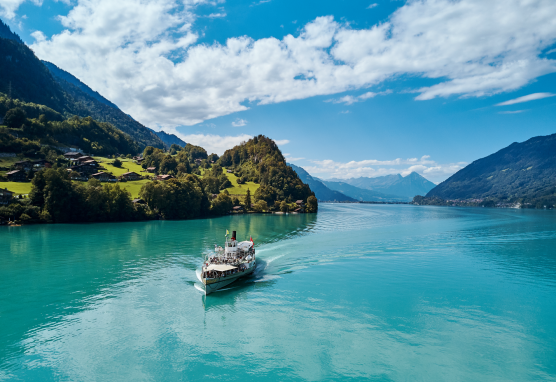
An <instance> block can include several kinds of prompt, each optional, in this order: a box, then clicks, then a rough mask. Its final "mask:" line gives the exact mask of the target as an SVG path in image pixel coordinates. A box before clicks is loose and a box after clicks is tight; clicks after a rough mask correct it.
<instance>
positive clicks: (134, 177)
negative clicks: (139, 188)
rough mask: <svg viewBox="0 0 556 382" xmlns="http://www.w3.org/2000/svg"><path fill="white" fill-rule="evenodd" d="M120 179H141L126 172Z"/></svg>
mask: <svg viewBox="0 0 556 382" xmlns="http://www.w3.org/2000/svg"><path fill="white" fill-rule="evenodd" d="M120 179H125V180H139V179H141V175H139V174H137V173H136V172H126V173H125V174H122V176H121V177H120Z"/></svg>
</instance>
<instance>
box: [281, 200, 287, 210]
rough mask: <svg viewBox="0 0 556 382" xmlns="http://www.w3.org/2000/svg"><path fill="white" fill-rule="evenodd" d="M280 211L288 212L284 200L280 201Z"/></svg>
mask: <svg viewBox="0 0 556 382" xmlns="http://www.w3.org/2000/svg"><path fill="white" fill-rule="evenodd" d="M280 211H282V212H288V203H286V201H285V200H282V203H280Z"/></svg>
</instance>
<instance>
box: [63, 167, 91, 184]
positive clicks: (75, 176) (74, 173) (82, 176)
mask: <svg viewBox="0 0 556 382" xmlns="http://www.w3.org/2000/svg"><path fill="white" fill-rule="evenodd" d="M67 172H68V173H69V176H70V179H71V180H80V181H82V182H86V181H87V180H89V177H88V176H87V175H85V174H83V173H81V172H77V171H75V170H73V169H71V168H68V169H67Z"/></svg>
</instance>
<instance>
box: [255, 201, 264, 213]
mask: <svg viewBox="0 0 556 382" xmlns="http://www.w3.org/2000/svg"><path fill="white" fill-rule="evenodd" d="M253 209H254V210H255V211H256V212H264V211H268V204H267V203H266V202H265V201H264V200H259V201H258V202H256V203H255V204H254V205H253Z"/></svg>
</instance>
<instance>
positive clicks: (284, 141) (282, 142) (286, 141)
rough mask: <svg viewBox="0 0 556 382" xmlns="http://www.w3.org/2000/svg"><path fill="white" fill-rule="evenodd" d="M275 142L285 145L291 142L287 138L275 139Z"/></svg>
mask: <svg viewBox="0 0 556 382" xmlns="http://www.w3.org/2000/svg"><path fill="white" fill-rule="evenodd" d="M274 142H276V144H277V145H278V146H284V145H287V144H288V143H290V141H289V140H287V139H278V140H276V139H275V140H274Z"/></svg>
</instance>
